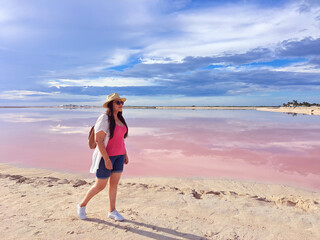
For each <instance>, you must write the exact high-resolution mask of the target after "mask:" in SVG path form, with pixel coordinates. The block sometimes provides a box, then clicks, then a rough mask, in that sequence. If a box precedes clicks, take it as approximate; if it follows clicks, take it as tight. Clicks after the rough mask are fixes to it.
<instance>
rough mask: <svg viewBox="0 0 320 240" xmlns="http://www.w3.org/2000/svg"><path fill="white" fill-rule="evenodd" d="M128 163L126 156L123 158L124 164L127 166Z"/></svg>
mask: <svg viewBox="0 0 320 240" xmlns="http://www.w3.org/2000/svg"><path fill="white" fill-rule="evenodd" d="M128 163H129V157H128V155H127V154H126V156H125V158H124V164H128Z"/></svg>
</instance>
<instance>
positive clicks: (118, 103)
mask: <svg viewBox="0 0 320 240" xmlns="http://www.w3.org/2000/svg"><path fill="white" fill-rule="evenodd" d="M116 104H117V105H120V104H122V105H123V104H124V102H122V101H119V100H118V101H116Z"/></svg>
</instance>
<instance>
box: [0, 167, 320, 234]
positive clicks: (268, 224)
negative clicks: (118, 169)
mask: <svg viewBox="0 0 320 240" xmlns="http://www.w3.org/2000/svg"><path fill="white" fill-rule="evenodd" d="M0 174H1V175H0V179H1V182H0V185H1V194H0V198H1V201H0V209H1V212H0V214H1V216H0V219H1V224H0V239H56V240H60V239H221V240H222V239H223V240H227V239H237V240H240V239H241V240H243V239H259V240H263V239H286V240H288V239H290V240H294V239H297V240H303V239H308V240H312V239H314V240H316V239H317V240H318V239H320V192H311V191H307V190H303V189H300V188H293V187H289V186H285V185H278V184H258V183H254V182H244V181H233V180H222V179H220V180H213V179H179V178H121V180H120V183H119V187H118V195H117V206H116V208H117V210H118V211H119V212H120V213H121V214H122V215H123V216H124V217H125V221H124V222H116V221H114V220H112V219H108V218H107V210H108V205H109V200H108V194H107V193H108V190H107V188H106V189H105V190H103V191H102V192H100V193H99V194H98V195H96V196H95V197H94V198H93V199H92V200H91V201H90V202H89V204H88V205H87V217H88V219H87V220H80V219H78V217H77V214H76V204H77V203H78V202H79V201H80V200H81V199H82V198H83V197H84V195H85V194H86V192H87V190H88V189H89V188H90V185H91V184H92V183H93V181H94V177H93V178H91V179H84V180H85V181H87V182H88V183H87V184H84V185H81V180H80V179H81V177H80V176H78V175H73V174H65V173H59V172H53V171H49V170H41V169H29V168H28V169H23V168H17V167H13V166H11V165H7V164H0ZM77 179H78V180H77ZM76 183H79V185H81V186H78V187H75V186H74V185H75V184H76Z"/></svg>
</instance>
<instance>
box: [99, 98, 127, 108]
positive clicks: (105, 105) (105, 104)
mask: <svg viewBox="0 0 320 240" xmlns="http://www.w3.org/2000/svg"><path fill="white" fill-rule="evenodd" d="M119 99H121V101H122V102H125V101H127V99H126V98H117V99H113V100H110V101H107V102H105V103H104V104H103V105H102V107H104V108H108V103H109V102H112V101H114V100H119Z"/></svg>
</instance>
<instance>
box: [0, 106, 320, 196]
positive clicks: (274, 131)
mask: <svg viewBox="0 0 320 240" xmlns="http://www.w3.org/2000/svg"><path fill="white" fill-rule="evenodd" d="M102 111H103V109H74V110H70V109H37V108H31V109H1V110H0V112H1V114H0V122H1V132H2V138H1V147H0V151H1V152H0V157H1V158H0V159H1V162H7V163H15V164H18V165H22V166H31V167H42V168H50V169H54V170H59V171H71V172H78V173H83V174H88V175H89V173H88V172H89V168H90V165H91V155H92V150H90V149H89V147H88V144H87V136H88V132H89V130H90V128H91V126H92V125H93V124H94V123H95V121H96V119H97V117H98V116H99V114H100V113H102ZM123 114H124V116H125V118H126V121H127V124H128V126H129V137H128V138H127V139H126V140H125V143H126V147H127V151H128V153H129V158H130V163H129V164H128V165H125V170H124V173H123V177H126V176H181V177H189V176H197V177H214V178H235V179H246V180H254V181H259V182H267V183H272V182H277V183H278V182H280V183H285V184H290V185H295V186H301V187H305V188H310V189H318V190H319V189H320V157H319V156H320V125H319V122H320V117H319V116H310V115H297V116H295V117H294V118H292V117H291V116H289V115H287V114H283V113H270V112H262V111H255V110H165V109H161V110H156V109H124V113H123ZM89 176H94V175H89Z"/></svg>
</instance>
